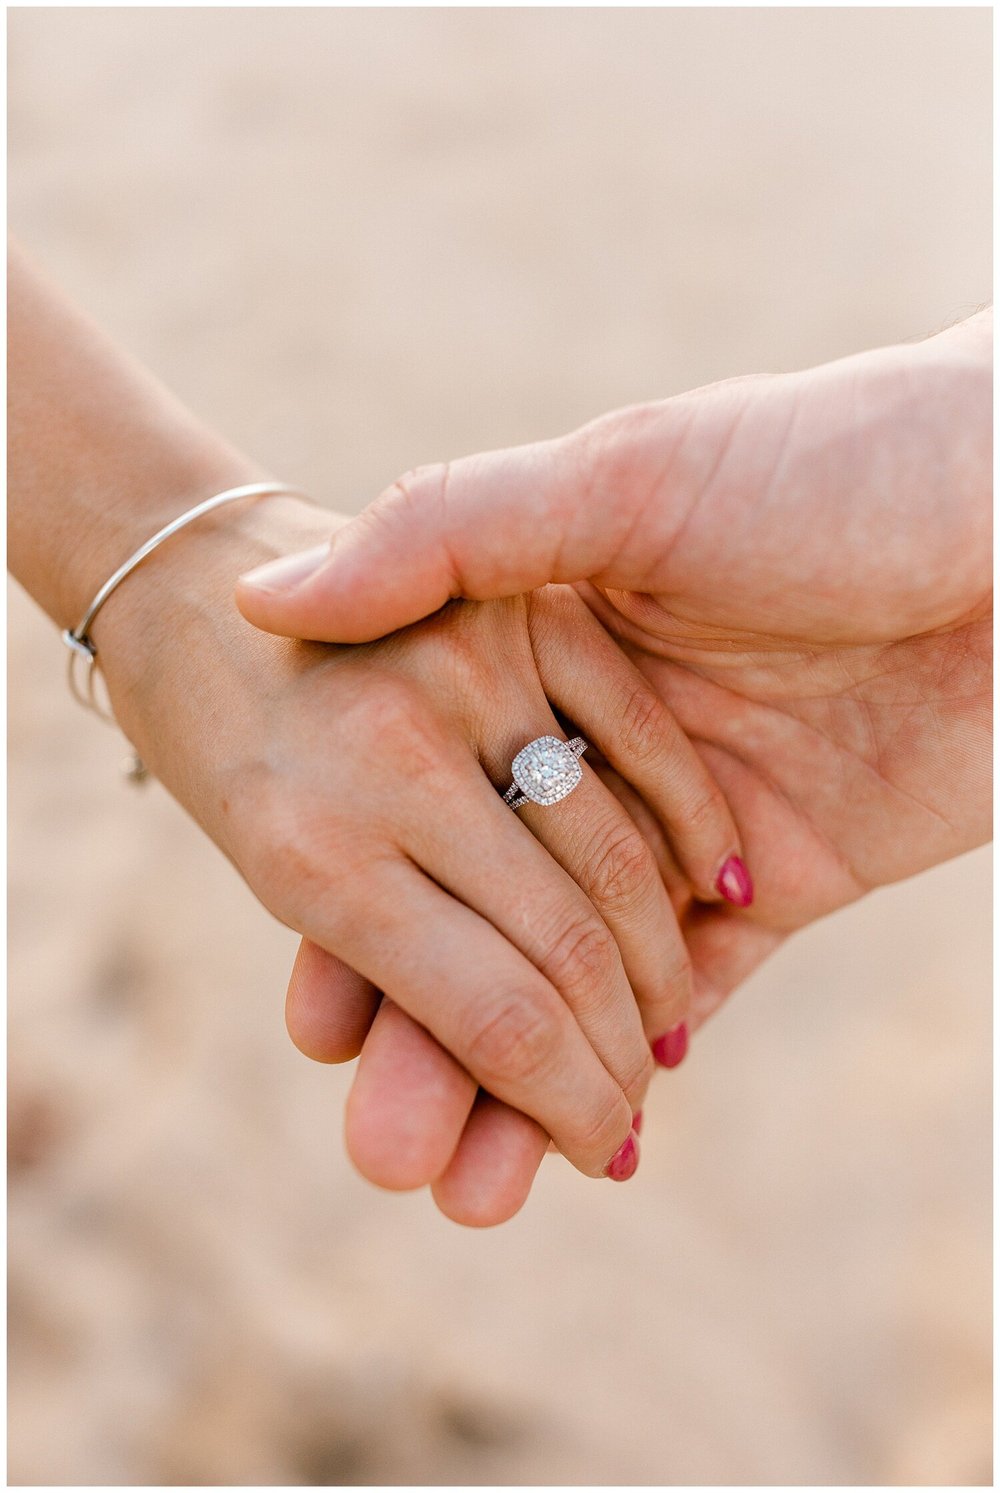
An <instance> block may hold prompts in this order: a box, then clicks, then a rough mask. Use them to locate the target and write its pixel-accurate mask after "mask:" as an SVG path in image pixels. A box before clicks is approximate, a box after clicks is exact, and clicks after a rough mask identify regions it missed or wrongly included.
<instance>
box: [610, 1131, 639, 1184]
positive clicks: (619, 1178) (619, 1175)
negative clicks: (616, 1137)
mask: <svg viewBox="0 0 1000 1493" xmlns="http://www.w3.org/2000/svg"><path fill="white" fill-rule="evenodd" d="M638 1165H639V1142H638V1141H637V1140H636V1137H635V1131H634V1130H630V1131H629V1134H628V1140H626V1141H625V1142H624V1143H623V1144H622V1145H620V1146H619V1147H618V1150H617V1151H616V1152H615V1154H614V1155H613V1156H612V1158H611V1160H610V1161H609V1162H608V1164H607V1166H606V1167H605V1168H604V1175H605V1176H606V1177H610V1178H611V1180H612V1182H627V1181H628V1179H629V1177H632V1176H634V1175H635V1169H636V1167H637V1166H638Z"/></svg>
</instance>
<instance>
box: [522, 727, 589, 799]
mask: <svg viewBox="0 0 1000 1493" xmlns="http://www.w3.org/2000/svg"><path fill="white" fill-rule="evenodd" d="M586 750H587V743H586V742H585V741H584V739H583V737H582V736H575V737H574V738H573V740H572V741H560V740H559V738H558V737H557V736H539V737H538V739H537V740H536V741H530V742H529V743H528V745H527V746H526V747H524V748H522V750H521V751H519V752H518V754H517V756H516V757H515V758H514V765H513V767H512V769H511V771H512V773H513V777H514V781H513V783H512V784H511V785H510V787H509V788H508V789H507V792H506V793H505V794H504V803H508V804H510V806H511V808H512V809H519V808H520V807H521V805H522V804H525V803H528V802H529V800H530V802H531V803H535V804H546V805H548V804H557V803H558V802H559V800H560V799H561V798H565V797H566V795H567V793H572V791H573V789H574V788H575V787H576V785H577V783H579V782H580V779H581V778H582V777H583V769H582V768H581V766H580V758H581V756H582V755H583V753H584V752H585V751H586Z"/></svg>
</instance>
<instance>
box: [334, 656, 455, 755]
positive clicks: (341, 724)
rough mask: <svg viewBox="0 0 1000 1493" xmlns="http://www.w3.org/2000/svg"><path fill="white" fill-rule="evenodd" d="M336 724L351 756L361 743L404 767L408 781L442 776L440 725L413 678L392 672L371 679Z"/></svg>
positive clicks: (370, 753) (371, 753) (369, 751)
mask: <svg viewBox="0 0 1000 1493" xmlns="http://www.w3.org/2000/svg"><path fill="white" fill-rule="evenodd" d="M337 721H338V729H337V734H338V738H339V740H340V741H341V742H342V743H343V744H344V745H345V751H346V752H349V753H350V756H351V757H352V758H354V757H356V756H357V753H358V748H359V743H362V742H363V743H364V744H365V749H366V752H367V754H368V756H369V757H372V756H374V757H375V758H376V759H377V760H379V761H382V762H394V763H397V764H399V765H401V766H402V767H405V771H406V775H407V778H410V779H412V778H421V777H425V776H427V775H432V776H436V775H438V774H439V773H440V772H441V759H442V751H443V741H442V732H441V729H440V726H439V724H438V722H437V719H436V717H435V716H434V714H433V713H432V712H431V710H430V709H429V708H428V702H427V699H426V697H425V696H424V695H423V694H422V692H421V690H420V689H419V688H417V687H416V686H415V685H413V684H411V683H410V681H409V680H405V679H401V678H399V677H398V676H394V675H392V674H382V675H379V676H376V677H374V678H371V677H369V678H367V679H366V681H365V687H364V689H363V690H362V691H360V692H359V693H358V695H357V696H356V698H355V699H354V700H353V701H352V702H351V703H350V704H349V705H348V706H346V707H345V708H343V709H342V710H341V712H340V714H339V716H338V718H337Z"/></svg>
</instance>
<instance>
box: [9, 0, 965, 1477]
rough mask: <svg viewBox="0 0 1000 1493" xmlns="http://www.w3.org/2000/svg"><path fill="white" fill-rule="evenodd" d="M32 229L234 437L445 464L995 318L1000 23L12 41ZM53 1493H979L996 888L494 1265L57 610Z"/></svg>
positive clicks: (338, 465)
mask: <svg viewBox="0 0 1000 1493" xmlns="http://www.w3.org/2000/svg"><path fill="white" fill-rule="evenodd" d="M10 29H11V129H10V138H11V147H12V172H11V205H12V221H13V225H14V227H15V229H16V231H18V232H19V233H20V235H21V236H22V237H23V239H24V240H25V241H26V243H27V244H28V246H29V247H30V248H32V249H33V250H35V251H36V252H37V253H38V255H39V256H40V257H41V258H42V260H43V261H44V262H45V263H46V264H47V266H48V267H49V269H50V270H51V271H52V272H53V273H54V274H55V275H56V276H58V277H59V278H61V279H62V280H63V282H64V283H65V284H66V285H67V287H68V288H69V289H70V290H71V291H72V292H73V293H75V294H76V295H77V296H78V297H79V298H80V299H81V300H82V301H83V303H84V304H85V305H87V306H88V307H89V308H90V310H91V311H92V312H93V313H94V314H96V315H97V316H98V317H99V318H100V319H102V320H103V321H104V322H105V323H106V324H107V325H108V326H109V327H110V328H111V330H112V331H113V332H114V333H115V334H116V335H118V336H119V337H120V338H121V339H122V340H123V341H124V342H125V343H126V344H127V345H128V346H129V347H131V348H132V350H133V351H135V352H136V353H137V354H138V355H139V356H140V357H142V358H144V359H145V360H146V361H147V362H148V363H149V364H150V365H152V367H153V368H155V369H156V371H157V372H158V373H159V374H160V375H161V376H162V377H163V378H165V379H166V380H167V382H168V383H170V384H171V385H172V386H173V387H174V388H176V389H177V391H178V392H179V393H180V394H181V395H182V397H183V398H185V399H186V400H187V401H188V402H189V403H191V404H192V405H193V406H194V407H195V408H196V409H198V410H199V411H201V412H202V413H203V414H204V415H205V416H207V417H208V418H209V419H210V420H212V421H214V422H215V423H217V424H218V425H219V426H220V427H221V428H222V429H223V430H224V431H225V432H227V433H228V434H229V435H230V436H231V437H232V438H233V439H234V440H235V441H236V442H238V443H239V444H241V445H242V446H244V447H246V448H247V449H248V450H250V451H253V452H254V453H256V454H257V455H259V456H260V457H261V458H262V459H263V460H264V461H265V462H267V463H268V464H269V465H270V467H271V468H272V469H274V470H276V471H279V472H281V473H284V474H286V475H287V476H288V478H289V479H291V480H296V481H299V482H301V483H302V484H304V485H305V486H306V487H308V488H309V489H311V491H312V492H313V493H315V495H316V496H317V497H318V498H320V499H322V500H323V501H325V502H329V503H330V504H331V505H333V506H337V507H341V508H344V507H351V508H356V507H358V506H360V505H361V504H362V503H364V502H366V501H367V500H368V499H369V498H370V497H372V496H374V494H375V493H377V492H378V491H379V489H380V488H381V487H382V486H383V485H384V484H385V483H386V482H388V481H389V480H391V479H392V478H393V477H394V476H395V475H397V474H398V473H399V472H401V471H402V470H404V469H405V468H407V467H410V466H412V465H414V464H416V463H418V462H421V461H424V460H430V459H434V458H437V457H442V456H452V455H457V454H459V453H461V452H465V451H471V450H475V449H478V448H481V447H484V446H498V445H505V444H508V443H512V442H516V441H521V440H526V439H530V438H533V437H536V436H543V435H548V434H554V433H557V432H559V431H561V430H564V429H568V428H570V427H572V426H573V425H575V424H577V423H579V422H580V421H582V420H584V419H585V418H588V417H589V416H592V415H594V414H597V413H599V412H600V411H601V410H602V409H605V408H610V407H612V406H615V405H622V404H626V403H629V402H631V401H634V400H638V399H644V398H648V397H653V396H657V395H660V394H667V393H670V392H673V391H675V390H678V389H681V388H684V387H688V386H691V385H694V384H698V383H701V382H705V381H707V380H710V379H715V378H721V377H725V376H729V375H732V374H737V373H744V372H747V371H754V370H758V369H767V370H770V371H778V370H781V369H786V368H794V367H799V366H803V365H806V364H808V363H810V362H815V361H820V360H822V359H825V358H829V357H834V356H837V355H839V354H842V353H845V352H848V351H851V350H854V349H856V348H858V347H861V346H866V345H873V344H877V343H879V342H882V341H887V340H891V339H894V338H903V337H910V336H914V335H919V334H920V333H922V332H924V331H927V330H930V329H933V328H935V327H938V326H940V325H942V324H944V323H946V322H948V321H950V320H953V319H955V318H957V317H959V316H962V315H963V314H966V313H968V312H969V311H971V310H972V309H973V308H974V307H975V306H976V305H978V304H979V303H981V302H983V301H984V300H986V299H987V298H988V296H989V293H990V243H989V224H990V200H989V195H990V161H989V108H990V99H989V86H990V85H989V51H990V17H989V15H988V13H987V12H985V11H979V12H975V11H962V10H950V11H944V10H941V11H935V10H884V11H868V12H863V11H850V10H846V11H822V10H820V11H815V10H813V11H810V10H802V11H794V10H792V11H787V10H774V11H753V10H740V11H724V10H718V11H675V12H670V11H628V12H618V13H616V12H610V11H570V10H564V11H530V10H522V11H509V12H498V11H492V12H490V11H482V12H475V11H463V10H436V11H434V10H432V11H425V12H407V11H397V10H385V11H353V12H351V11H346V12H338V11H333V10H325V9H314V10H295V9H289V10H283V9H263V10H241V9H235V10H227V9H218V10H205V11H198V10H183V9H181V10H175V11H168V10H156V9H139V8H125V9H108V10H101V9H94V10H87V9H76V10H58V9H56V10H34V11H32V10H20V11H18V10H15V11H13V12H12V14H11V17H10ZM10 616H11V695H10V700H11V708H10V754H11V773H12V786H11V796H10V841H11V920H12V921H11V933H12V949H11V964H10V971H11V976H10V994H11V1021H10V1039H11V1042H10V1045H11V1081H12V1111H11V1113H12V1125H11V1145H12V1174H11V1215H10V1216H11V1235H10V1266H11V1329H12V1358H11V1414H12V1420H11V1433H10V1477H11V1479H12V1480H13V1481H14V1482H17V1483H26V1484H42V1483H53V1484H66V1483H111V1484H121V1483H139V1484H151V1483H193V1484H216V1485H217V1484H235V1485H244V1484H253V1483H258V1484H284V1483H291V1484H339V1483H360V1484H374V1483H381V1482H388V1483H402V1484H408V1483H410V1484H419V1483H429V1484H457V1483H474V1484H475V1483H508V1484H511V1483H512V1484H532V1483H543V1484H545V1483H548V1484H563V1483H568V1484H572V1483H586V1484H619V1483H625V1484H685V1483H694V1484H716V1483H730V1484H750V1485H755V1484H758V1483H763V1484H767V1483H772V1482H774V1483H785V1484H787V1483H791V1484H795V1483H802V1484H806V1485H812V1484H828V1483H830V1484H857V1483H875V1484H891V1483H943V1484H952V1483H986V1482H988V1481H989V1479H990V1462H989V1448H990V1427H989V1404H990V1399H989V1397H990V1382H989V1270H990V1253H989V1154H988V1134H989V1131H988V1122H989V1068H988V1058H989V1053H988V1048H989V1037H990V1031H989V982H988V970H989V963H988V961H989V941H988V940H989V935H988V922H987V918H988V907H989V859H988V855H987V854H986V853H985V852H977V853H976V854H974V855H972V856H970V857H967V858H965V859H963V860H961V861H957V862H955V863H952V864H950V865H947V866H944V867H942V868H940V869H939V870H937V871H936V872H934V873H932V874H929V875H926V876H923V877H920V878H918V879H917V880H915V881H913V882H912V883H909V884H906V885H902V886H899V887H896V888H893V889H890V890H887V891H884V892H882V893H880V894H878V895H876V896H874V897H872V898H870V899H869V900H868V901H866V902H865V903H864V904H862V905H860V906H858V907H855V908H853V909H851V910H848V911H846V912H844V913H842V914H840V915H838V916H836V917H833V918H831V919H829V920H828V921H826V922H825V923H823V924H821V925H819V926H817V927H815V928H814V929H812V930H810V931H809V932H808V933H806V934H804V935H802V936H800V937H799V938H798V939H796V940H794V941H793V942H792V943H790V944H789V945H788V946H787V947H786V948H785V949H784V950H783V951H782V952H781V953H780V954H779V955H778V956H777V957H776V958H775V959H774V960H773V962H772V963H770V964H769V965H767V966H766V967H765V968H764V969H763V970H761V971H760V973H759V974H758V975H757V977H755V979H754V980H753V981H752V982H751V984H750V985H749V986H748V987H747V988H746V989H745V991H743V992H742V993H741V995H740V997H739V998H738V999H736V1000H734V1001H733V1002H732V1004H731V1006H730V1007H729V1009H728V1010H727V1011H726V1012H725V1013H724V1014H723V1015H721V1016H720V1017H719V1018H718V1019H717V1020H716V1021H715V1022H714V1023H713V1024H712V1025H711V1027H710V1028H708V1029H707V1030H706V1031H705V1032H704V1033H703V1034H702V1036H701V1037H700V1038H699V1040H698V1042H697V1046H696V1050H695V1051H694V1052H693V1054H692V1057H691V1060H690V1061H689V1063H687V1064H686V1065H685V1067H684V1068H683V1069H681V1070H679V1071H678V1072H677V1073H675V1074H671V1075H664V1076H663V1077H661V1079H660V1080H659V1081H658V1082H657V1084H656V1086H655V1088H654V1090H653V1093H652V1095H651V1098H650V1101H649V1105H648V1109H647V1118H646V1131H645V1134H644V1155H643V1165H642V1168H641V1171H640V1173H639V1176H638V1177H637V1179H636V1181H635V1182H634V1183H633V1184H632V1185H630V1186H629V1187H628V1188H618V1189H616V1188H612V1187H610V1186H601V1185H597V1184H592V1183H588V1182H587V1181H585V1180H584V1179H582V1178H581V1177H579V1176H577V1175H576V1174H575V1173H573V1172H572V1171H571V1170H570V1169H569V1167H567V1166H566V1165H565V1164H563V1163H561V1162H560V1161H559V1160H558V1159H557V1158H550V1159H549V1160H548V1161H547V1162H546V1164H545V1167H544V1170H543V1176H542V1177H541V1179H540V1181H539V1184H538V1186H537V1187H536V1190H535V1193H534V1195H533V1196H532V1198H531V1200H530V1202H529V1204H528V1206H527V1208H526V1209H525V1210H524V1212H523V1214H522V1215H521V1216H519V1217H518V1218H517V1219H516V1220H515V1221H514V1222H513V1223H511V1224H510V1225H508V1226H506V1227H504V1228H502V1229H500V1230H497V1231H492V1232H489V1233H484V1234H475V1233H470V1232H466V1231H463V1230H460V1229H458V1228H456V1227H455V1226H453V1225H451V1224H449V1223H447V1222H445V1221H444V1220H443V1219H442V1218H441V1217H440V1216H439V1215H437V1213H436V1212H435V1210H434V1209H433V1207H432V1205H431V1203H430V1200H429V1198H428V1197H427V1196H424V1195H413V1196H391V1195H388V1194H380V1193H378V1192H376V1191H375V1190H374V1189H372V1188H371V1187H369V1186H368V1185H367V1184H366V1183H365V1182H363V1181H362V1180H361V1179H360V1178H358V1177H357V1176H356V1175H355V1173H354V1172H353V1170H352V1169H351V1167H350V1165H349V1163H348V1162H347V1160H346V1159H345V1156H344V1154H343V1149H342V1144H341V1136H340V1130H341V1114H342V1109H343V1102H344V1097H345V1094H346V1091H347V1088H348V1085H349V1083H350V1078H351V1074H350V1072H349V1071H346V1070H339V1069H333V1070H325V1069H321V1068H319V1067H316V1066H314V1065H311V1064H310V1063H308V1062H307V1061H306V1060H305V1059H304V1058H302V1057H301V1056H299V1055H298V1054H297V1053H296V1052H295V1051H294V1049H293V1048H292V1047H291V1045H290V1043H289V1042H288V1040H287V1038H286V1037H285V1034H284V1029H283V1024H282V1016H281V1002H282V997H283V993H284V981H285V976H286V973H287V969H288V966H289V962H290V959H291V955H292V952H293V950H294V947H295V939H294V937H293V936H292V935H291V934H290V933H288V932H287V931H286V930H284V929H283V928H281V927H279V926H278V925H277V924H276V923H274V922H273V921H272V920H271V919H270V918H269V917H268V916H266V915H265V914H264V913H263V912H262V911H261V909H260V908H259V906H258V905H257V904H256V903H255V901H254V900H253V898H252V897H251V896H250V894H249V893H248V892H247V890H246V889H245V887H244V886H243V884H242V883H241V882H240V881H239V879H238V878H237V876H236V874H235V872H234V871H233V870H232V869H231V868H230V866H229V865H228V864H227V863H226V862H225V861H224V860H223V858H222V857H221V856H220V855H219V854H218V852H217V851H216V850H215V849H214V847H213V846H212V845H211V844H209V843H208V842H207V840H205V839H203V838H202V836H201V835H200V833H199V831H198V830H197V829H196V828H195V827H194V825H193V824H192V823H190V822H189V821H188V820H187V819H186V818H185V816H184V815H183V813H182V812H181V810H180V809H178V808H177V806H176V805H175V804H174V803H173V801H172V800H170V799H169V798H168V797H167V795H166V794H165V792H164V791H163V790H162V789H161V788H159V787H158V786H156V785H152V786H151V787H150V788H149V789H148V791H146V792H137V791H133V790H131V789H130V788H129V787H128V786H127V785H125V784H123V783H122V782H121V781H120V779H119V776H118V772H117V768H118V762H119V759H120V757H121V756H122V755H123V751H122V748H121V746H120V743H119V742H118V740H117V739H116V737H115V735H114V734H113V733H112V732H110V731H108V730H106V729H105V728H104V727H102V726H101V725H100V724H99V723H97V722H93V721H91V720H89V719H87V718H86V717H85V716H84V715H83V713H82V712H80V711H79V710H78V708H77V707H76V706H75V705H74V704H73V703H72V701H71V700H70V699H69V697H68V695H67V693H66V690H65V685H64V678H63V670H64V659H63V653H62V650H61V648H60V645H59V642H58V639H57V637H56V634H55V631H54V629H53V627H52V625H51V624H50V623H49V622H48V621H47V619H45V618H44V617H43V616H41V614H40V613H39V612H38V611H37V609H36V608H35V607H34V605H33V604H32V603H31V602H29V601H28V600H27V599H26V598H25V597H24V596H23V595H22V594H21V593H20V592H17V591H16V589H15V591H14V594H13V597H12V602H11V612H10Z"/></svg>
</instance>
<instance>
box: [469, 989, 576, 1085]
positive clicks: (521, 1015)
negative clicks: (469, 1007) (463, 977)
mask: <svg viewBox="0 0 1000 1493" xmlns="http://www.w3.org/2000/svg"><path fill="white" fill-rule="evenodd" d="M478 1014H479V1019H478V1021H477V1024H476V1027H475V1030H474V1031H473V1032H472V1035H471V1037H470V1038H469V1040H468V1042H467V1043H466V1044H465V1047H466V1055H467V1061H468V1063H469V1067H470V1068H471V1070H472V1071H473V1072H474V1073H475V1074H476V1076H477V1077H478V1078H479V1079H480V1081H481V1082H484V1083H485V1086H486V1087H487V1088H488V1087H489V1086H490V1084H491V1083H494V1084H497V1085H499V1086H503V1085H517V1086H520V1085H523V1084H526V1083H531V1082H532V1081H533V1080H535V1079H538V1078H541V1077H542V1076H543V1075H545V1074H546V1073H548V1072H549V1071H550V1069H551V1066H552V1062H553V1060H554V1058H555V1057H556V1054H557V1053H558V1051H559V1048H560V1045H561V1044H560V1033H559V1025H558V1021H557V1020H556V1019H555V1017H554V1016H553V1015H552V1014H551V1013H550V1012H548V1011H546V1010H545V1009H544V1008H543V1006H542V1005H541V1004H540V1003H539V1001H537V1000H536V999H534V998H533V997H532V996H531V994H530V993H529V992H528V991H524V990H521V991H515V992H513V993H509V994H506V995H504V996H502V997H501V998H500V999H498V1000H497V1002H496V1003H495V1004H494V1005H493V1006H492V1007H491V1008H490V1009H489V1010H488V1012H487V1013H485V1019H483V1013H481V1012H480V1013H478Z"/></svg>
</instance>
